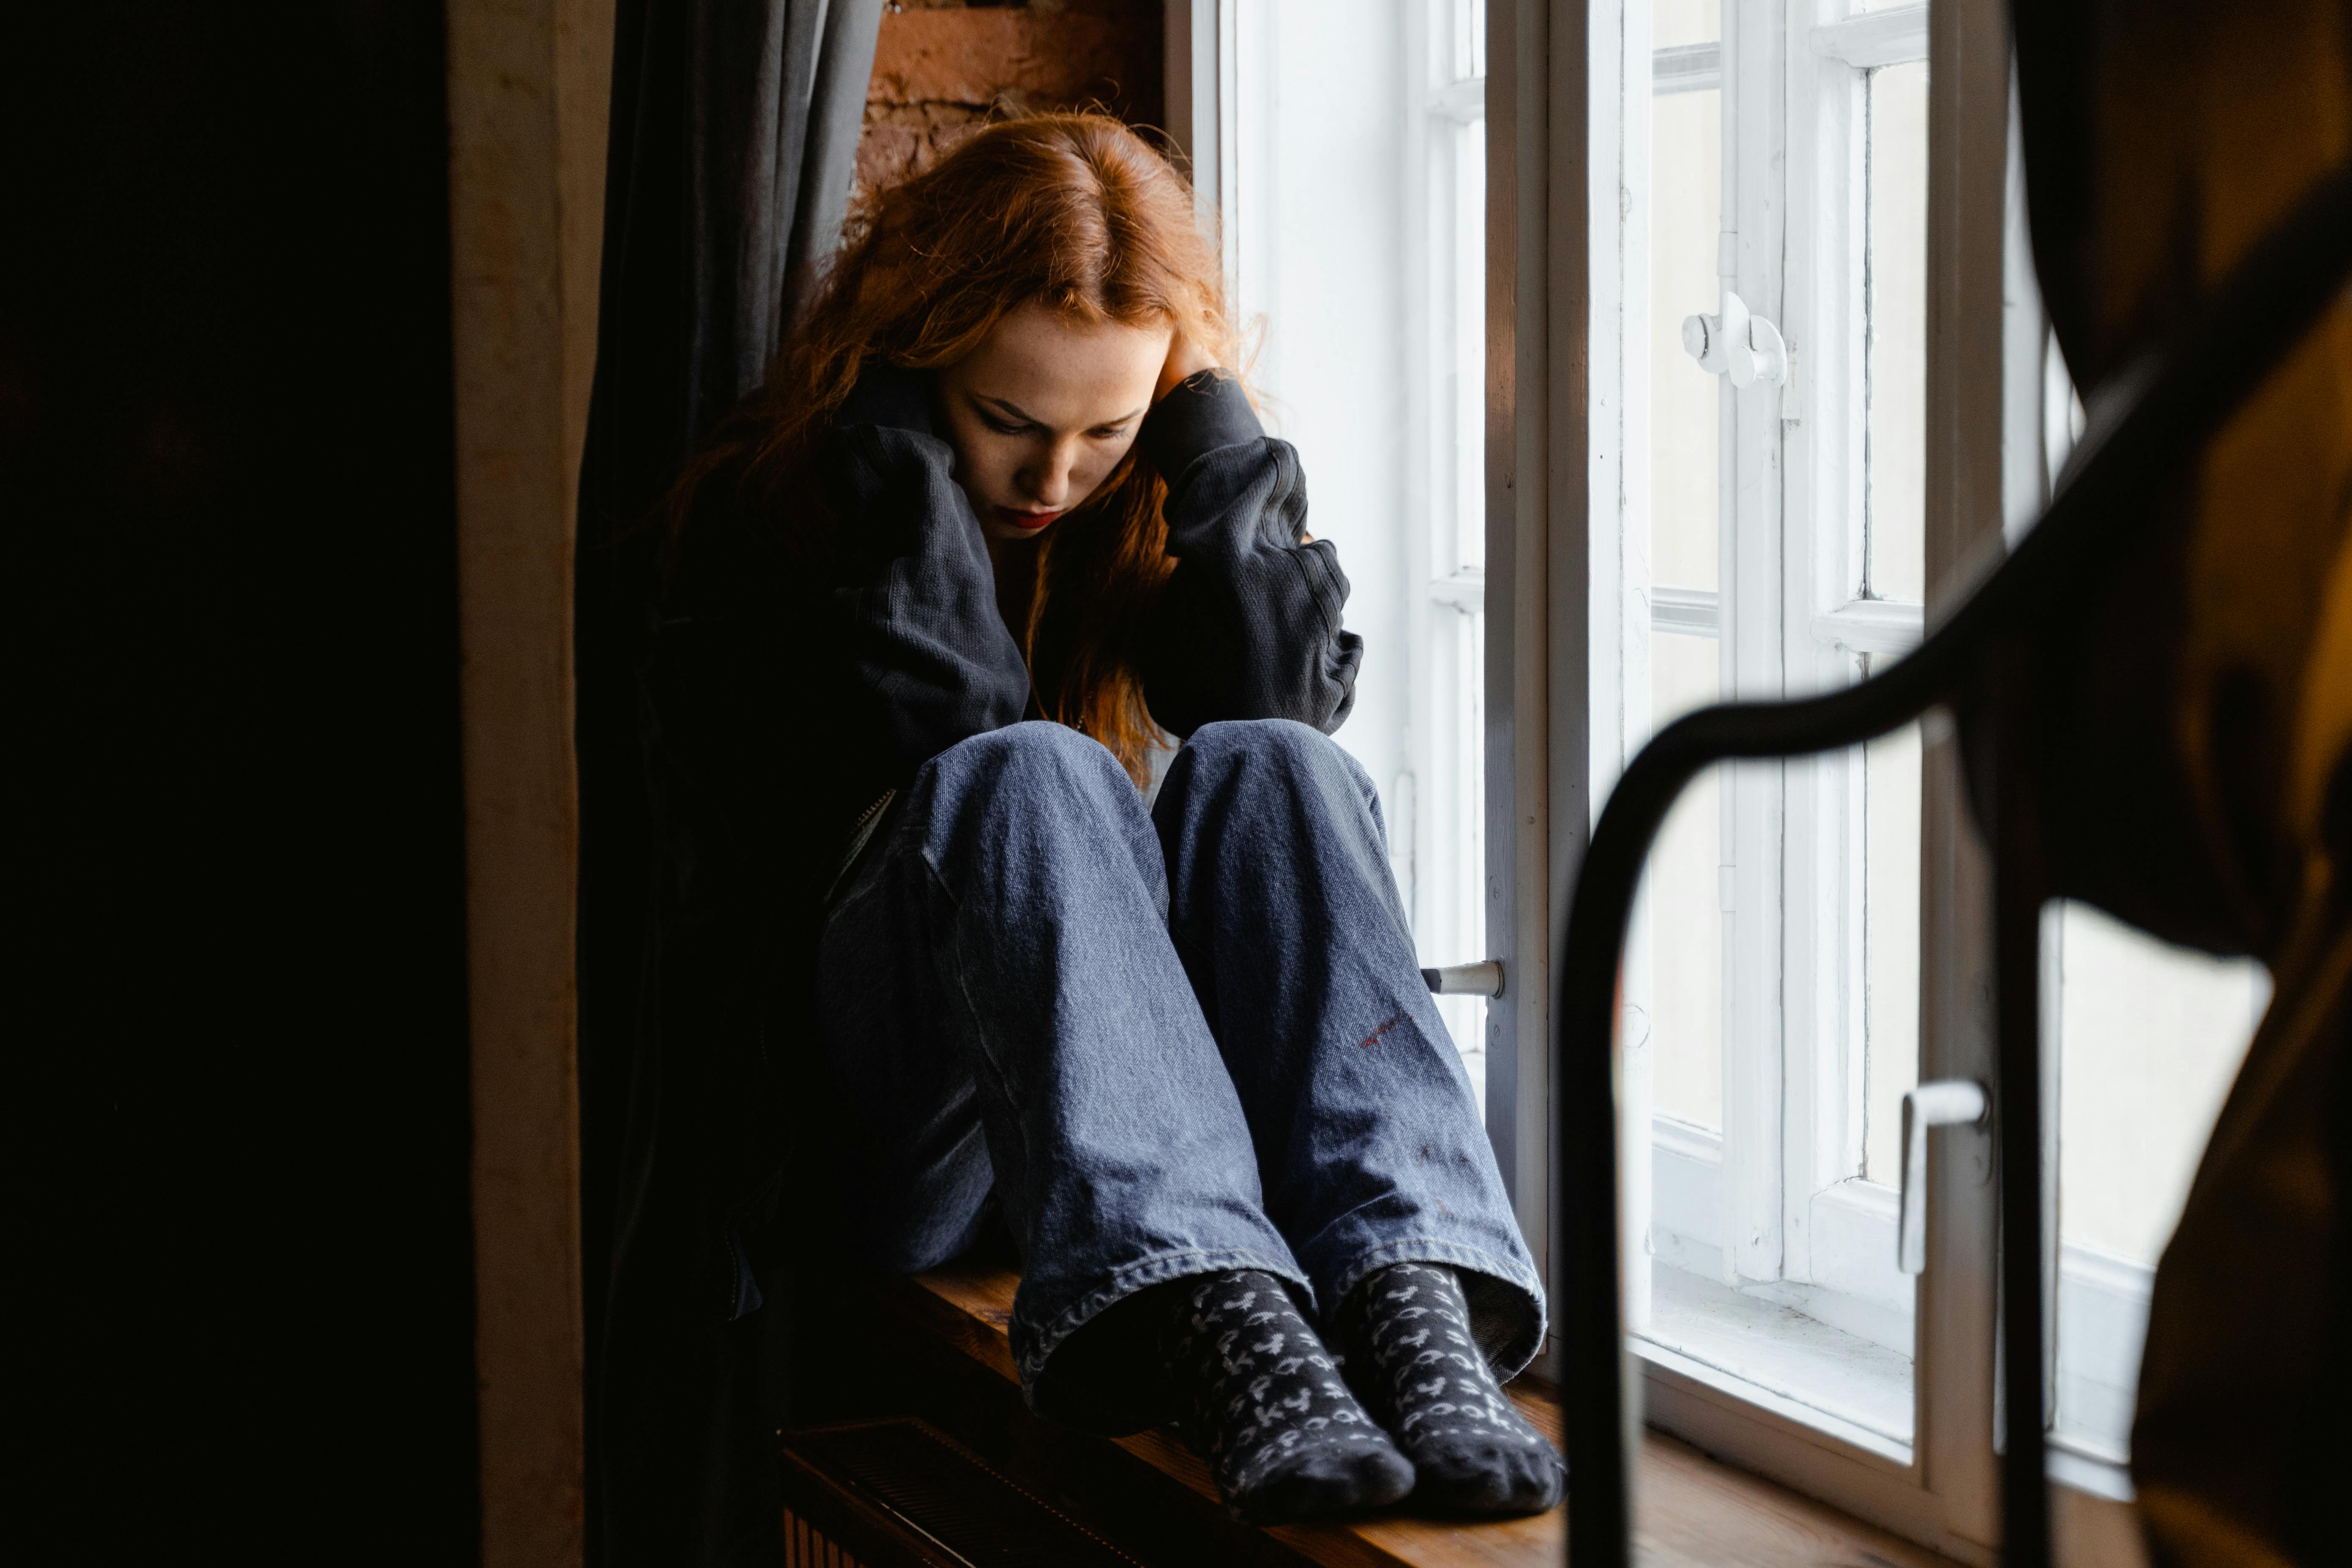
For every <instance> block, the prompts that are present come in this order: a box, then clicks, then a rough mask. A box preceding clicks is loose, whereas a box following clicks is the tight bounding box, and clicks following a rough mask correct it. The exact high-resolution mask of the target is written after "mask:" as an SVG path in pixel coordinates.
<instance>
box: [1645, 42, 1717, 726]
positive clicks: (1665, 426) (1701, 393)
mask: <svg viewBox="0 0 2352 1568" xmlns="http://www.w3.org/2000/svg"><path fill="white" fill-rule="evenodd" d="M1708 9H1709V10H1710V11H1712V9H1713V7H1712V6H1710V7H1708ZM1651 113H1652V119H1651V134H1652V142H1651V152H1650V157H1651V174H1652V179H1653V181H1654V192H1653V195H1652V198H1651V206H1650V395H1651V405H1650V408H1651V413H1650V436H1651V459H1650V461H1651V467H1650V496H1651V500H1650V505H1651V515H1650V577H1651V580H1652V581H1653V582H1654V583H1658V584H1666V585H1669V586H1672V587H1676V588H1702V589H1712V588H1714V587H1715V585H1716V509H1717V489H1716V473H1717V448H1716V440H1717V424H1718V420H1719V417H1720V404H1719V401H1718V400H1719V397H1720V394H1719V392H1718V390H1717V389H1718V388H1719V387H1720V386H1721V384H1722V382H1721V378H1719V377H1717V376H1712V375H1709V374H1706V372H1704V371H1702V370H1700V369H1699V368H1698V366H1697V364H1696V363H1694V362H1693V361H1692V359H1691V357H1690V355H1689V354H1687V353H1684V352H1683V318H1684V317H1685V316H1691V315H1704V314H1710V313H1712V312H1713V311H1714V310H1716V309H1717V306H1718V305H1719V304H1720V300H1719V299H1718V296H1719V294H1720V292H1721V288H1722V285H1721V280H1720V279H1718V278H1717V276H1716V255H1717V242H1716V236H1717V232H1718V231H1719V230H1720V229H1721V227H1722V225H1723V216H1722V214H1723V136H1722V127H1723V95H1722V93H1721V92H1719V91H1717V90H1716V89H1706V90H1704V91H1699V92H1681V93H1674V94H1670V95H1668V96H1665V97H1662V98H1659V99H1657V100H1654V103H1653V106H1652V110H1651ZM1661 721H1662V722H1663V719H1662V720H1661Z"/></svg>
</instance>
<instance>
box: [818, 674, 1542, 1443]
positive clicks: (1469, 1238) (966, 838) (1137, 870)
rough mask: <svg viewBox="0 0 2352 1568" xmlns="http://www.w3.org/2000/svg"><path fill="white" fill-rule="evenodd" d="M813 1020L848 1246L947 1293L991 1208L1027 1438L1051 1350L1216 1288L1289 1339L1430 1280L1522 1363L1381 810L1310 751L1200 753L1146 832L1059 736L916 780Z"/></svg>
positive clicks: (960, 754)
mask: <svg viewBox="0 0 2352 1568" xmlns="http://www.w3.org/2000/svg"><path fill="white" fill-rule="evenodd" d="M817 1005H818V1014H819V1018H820V1023H821V1027H822V1031H823V1037H824V1053H825V1057H826V1059H827V1062H828V1063H829V1065H830V1068H831V1070H832V1072H833V1073H834V1075H835V1082H836V1087H837V1088H838V1089H840V1090H841V1091H842V1095H843V1098H844V1100H845V1101H846V1104H847V1106H848V1108H849V1110H848V1116H849V1118H850V1121H851V1125H850V1126H848V1127H846V1128H845V1129H844V1130H843V1131H844V1132H845V1137H844V1138H843V1139H842V1140H841V1142H842V1143H843V1144H844V1146H845V1149H846V1150H847V1156H846V1158H845V1161H844V1162H843V1163H842V1166H841V1184H840V1188H839V1192H838V1194H837V1203H838V1205H839V1208H838V1213H839V1214H840V1216H841V1218H842V1221H843V1234H844V1236H845V1239H846V1242H847V1244H848V1245H849V1246H850V1247H851V1248H852V1249H853V1251H854V1252H856V1254H858V1255H860V1257H861V1260H862V1261H864V1262H866V1263H867V1264H869V1265H871V1266H873V1267H877V1268H884V1269H887V1270H891V1271H895V1272H914V1271H917V1270H920V1269H924V1268H932V1267H935V1266H936V1265H938V1264H940V1263H942V1262H945V1261H946V1260H947V1259H949V1258H953V1257H955V1256H956V1255H957V1254H959V1253H961V1252H962V1251H964V1250H965V1249H966V1248H968V1247H971V1245H972V1244H973V1242H974V1241H975V1240H976V1239H977V1238H978V1236H979V1233H980V1230H981V1227H982V1223H983V1217H984V1212H985V1211H984V1207H983V1205H984V1203H985V1200H986V1199H987V1197H988V1194H989V1193H990V1191H991V1190H992V1189H993V1190H994V1192H995V1194H996V1195H997V1198H998V1201H999V1202H1000V1203H1001V1205H1002V1206H1003V1214H1004V1216H1005V1219H1006V1220H1007V1222H1008V1223H1009V1225H1010V1227H1011V1229H1012V1231H1013V1239H1014V1242H1015V1243H1016V1245H1017V1246H1018V1247H1019V1248H1020V1252H1021V1257H1022V1260H1023V1265H1024V1271H1023V1278H1022V1281H1021V1288H1020V1293H1019V1295H1018V1296H1017V1297H1016V1298H1015V1300H1014V1304H1013V1322H1012V1341H1013V1356H1014V1359H1015V1361H1016V1363H1017V1364H1018V1365H1019V1367H1020V1371H1021V1379H1022V1384H1023V1387H1024V1389H1025V1390H1027V1391H1028V1394H1029V1397H1030V1399H1031V1402H1032V1403H1033V1405H1035V1406H1036V1407H1037V1408H1039V1409H1040V1411H1041V1412H1042V1413H1043V1414H1045V1415H1063V1416H1064V1417H1065V1418H1071V1417H1070V1413H1069V1412H1067V1411H1057V1410H1056V1409H1055V1408H1054V1407H1053V1405H1054V1403H1055V1400H1054V1398H1053V1396H1052V1395H1051V1394H1046V1395H1045V1397H1041V1384H1040V1381H1039V1374H1040V1373H1042V1372H1043V1371H1044V1369H1045V1365H1046V1363H1047V1360H1048V1358H1050V1357H1051V1356H1052V1355H1053V1354H1054V1353H1055V1350H1056V1349H1057V1348H1058V1347H1060V1346H1061V1345H1062V1344H1063V1343H1064V1342H1065V1341H1066V1340H1068V1339H1069V1337H1070V1336H1071V1334H1072V1333H1074V1332H1076V1331H1077V1330H1078V1329H1079V1328H1081V1327H1082V1326H1083V1325H1085V1324H1086V1323H1087V1322H1088V1321H1090V1320H1092V1319H1094V1318H1095V1317H1097V1315H1098V1314H1100V1313H1101V1312H1103V1311H1104V1310H1105V1309H1107V1308H1108V1307H1110V1306H1111V1305H1113V1304H1114V1303H1116V1302H1118V1300H1121V1299H1123V1298H1125V1297H1127V1296H1129V1295H1130V1294H1132V1293H1133V1292H1135V1291H1137V1290H1139V1289H1144V1288H1145V1287H1147V1286H1150V1285H1155V1284H1159V1283H1160V1282H1162V1281H1165V1280H1170V1279H1181V1278H1183V1277H1186V1276H1188V1275H1196V1274H1205V1273H1213V1272H1217V1271H1221V1270H1225V1269H1236V1268H1257V1269H1263V1270H1265V1272H1266V1273H1268V1274H1271V1275H1274V1276H1276V1278H1278V1279H1283V1280H1285V1281H1286V1282H1288V1284H1289V1285H1290V1286H1291V1288H1292V1289H1293V1290H1294V1291H1295V1292H1296V1293H1297V1295H1298V1296H1299V1298H1300V1300H1301V1302H1302V1305H1304V1306H1305V1307H1306V1308H1307V1310H1308V1311H1309V1312H1310V1314H1311V1313H1312V1312H1313V1311H1314V1310H1315V1309H1316V1307H1317V1305H1318V1303H1319V1304H1320V1306H1321V1307H1322V1308H1323V1309H1324V1310H1327V1311H1328V1310H1330V1309H1332V1308H1335V1307H1336V1306H1337V1305H1338V1304H1339V1300H1340V1299H1341V1298H1342V1297H1343V1296H1345V1295H1346V1294H1347V1292H1348V1291H1349V1289H1351V1288H1352V1287H1353V1286H1354V1285H1355V1284H1356V1282H1357V1281H1358V1280H1360V1279H1363V1278H1364V1277H1365V1276H1366V1275H1367V1274H1369V1273H1370V1272H1372V1271H1373V1270H1375V1269H1377V1268H1382V1267H1384V1266H1386V1265H1388V1264H1391V1263H1400V1262H1416V1263H1442V1264H1446V1265H1449V1266H1451V1267H1453V1268H1454V1269H1455V1270H1457V1271H1458V1272H1459V1273H1460V1275H1461V1278H1462V1281H1463V1285H1464V1288H1465V1294H1466V1295H1467V1296H1468V1297H1469V1300H1470V1303H1471V1306H1472V1310H1473V1317H1474V1320H1475V1322H1474V1327H1475V1329H1476V1331H1477V1333H1478V1339H1479V1342H1480V1345H1481V1348H1482V1349H1484V1350H1485V1351H1486V1354H1487V1356H1488V1359H1489V1360H1490V1361H1492V1362H1493V1363H1495V1365H1496V1371H1497V1372H1498V1373H1500V1374H1501V1375H1503V1376H1506V1377H1507V1376H1509V1375H1510V1374H1512V1373H1516V1372H1517V1371H1518V1369H1519V1368H1520V1367H1521V1366H1523V1365H1525V1364H1526V1363H1527V1362H1528V1359H1529V1358H1531V1357H1532V1356H1533V1355H1534V1353H1535V1352H1536V1350H1537V1348H1538V1344H1539V1343H1540V1342H1541V1331H1542V1324H1543V1321H1544V1319H1543V1309H1542V1300H1541V1294H1540V1290H1541V1288H1540V1286H1539V1285H1538V1283H1537V1279H1536V1274H1535V1268H1534V1265H1533V1263H1532V1261H1531V1260H1530V1258H1528V1251H1527V1247H1526V1246H1525V1244H1524V1243H1523V1242H1522V1241H1521V1239H1520V1237H1519V1230H1518V1225H1517V1221H1516V1220H1515V1219H1514V1217H1513V1215H1512V1212H1511V1205H1510V1203H1509V1201H1508V1200H1507V1198H1506V1196H1505V1195H1504V1192H1503V1183H1502V1177H1501V1173H1499V1172H1498V1171H1497V1170H1496V1165H1495V1157H1494V1152H1493V1150H1492V1148H1491V1146H1490V1145H1489V1144H1488V1143H1487V1142H1486V1130H1485V1128H1484V1127H1483V1126H1481V1125H1480V1123H1479V1120H1478V1111H1477V1106H1476V1104H1475V1101H1474V1100H1473V1099H1472V1097H1471V1092H1470V1082H1469V1079H1468V1077H1467V1075H1466V1074H1465V1072H1464V1070H1463V1067H1462V1060H1461V1058H1460V1056H1459V1055H1458V1054H1457V1053H1456V1052H1455V1050H1454V1045H1453V1042H1452V1041H1451V1040H1450V1039H1449V1038H1448V1037H1447V1036H1446V1033H1445V1026H1444V1024H1443V1023H1441V1022H1440V1021H1439V1018H1438V1016H1437V1009H1436V1007H1435V1005H1433V1003H1432V1001H1431V998H1430V995H1429V993H1428V991H1427V990H1426V988H1425V987H1424V986H1423V983H1422V979H1421V973H1420V970H1419V968H1418V966H1417V963H1416V960H1415V957H1414V952H1413V946H1412V936H1411V934H1410V931H1409V930H1408V928H1407V924H1406V921H1405V917H1404V910H1403V908H1402V904H1401V902H1400V901H1399V900H1398V898H1397V892H1396V885H1395V882H1394V880H1393V879H1392V878H1391V876H1390V873H1389V865H1388V850H1387V834H1386V831H1385V829H1384V828H1383V826H1382V825H1381V816H1380V805H1379V799H1378V796H1377V795H1375V793H1374V791H1373V788H1372V784H1371V781H1370V779H1368V778H1367V777H1365V776H1364V773H1363V770H1362V769H1361V768H1360V767H1359V766H1358V765H1357V764H1356V763H1355V761H1354V759H1352V758H1350V757H1349V755H1348V754H1347V753H1346V752H1343V751H1341V750H1340V749H1339V746H1337V745H1336V744H1334V743H1333V742H1330V741H1329V740H1328V739H1326V738H1325V737H1324V736H1323V735H1321V734H1319V733H1318V732H1317V731H1314V730H1312V729H1309V728H1308V727H1307V726H1306V725H1304V724H1297V723H1293V722H1290V721H1286V720H1265V721H1250V722H1236V723H1222V724H1210V725H1205V726H1203V727H1202V729H1201V730H1200V731H1197V732H1196V733H1195V734H1194V735H1193V736H1192V740H1191V741H1190V742H1188V743H1187V744H1186V745H1185V746H1184V748H1183V749H1182V750H1181V752H1178V753H1177V755H1176V758H1175V760H1174V762H1173V763H1171V766H1170V769H1169V772H1168V775H1167V779H1166V781H1165V783H1164V784H1162V786H1161V789H1160V796H1159V799H1158V802H1157V804H1156V805H1154V806H1153V807H1152V809H1151V810H1150V812H1148V813H1147V812H1146V810H1145V808H1144V804H1143V800H1142V797H1141V796H1140V795H1139V794H1138V792H1137V790H1136V787H1135V785H1134V784H1133V783H1132V782H1131V781H1130V780H1129V778H1128V777H1127V775H1126V773H1124V772H1123V771H1122V770H1121V769H1120V767H1119V765H1118V763H1117V762H1116V761H1115V760H1113V758H1112V756H1111V754H1110V752H1108V751H1106V750H1105V749H1104V748H1103V747H1102V746H1101V745H1099V744H1097V742H1094V741H1092V740H1090V739H1088V738H1087V737H1086V736H1085V735H1082V734H1080V733H1079V732H1078V731H1075V730H1071V729H1067V728H1066V727H1064V726H1062V725H1059V724H1051V723H1034V722H1033V723H1024V724H1015V725H1013V726H1012V727H1011V728H1009V729H1003V730H998V731H992V732H990V733H988V734H984V735H981V736H977V737H975V738H973V739H971V740H969V741H966V742H962V743H961V745H958V746H955V747H953V748H951V749H950V750H949V751H947V752H943V753H941V754H940V755H939V756H937V757H935V758H933V759H932V760H931V761H930V762H929V763H926V764H925V765H924V766H923V768H922V770H921V772H920V773H919V774H918V775H917V777H916V780H915V783H914V784H913V786H912V788H911V789H909V790H908V792H907V794H906V795H905V796H904V798H903V799H902V800H900V801H899V802H898V803H896V805H895V811H894V816H893V817H892V818H891V820H889V821H888V822H887V824H886V826H884V827H883V828H882V829H881V830H880V832H879V833H878V834H877V837H876V838H875V840H874V842H873V843H872V844H871V845H869V846H868V847H867V849H866V853H865V856H864V858H862V859H861V860H860V862H859V863H858V864H857V865H856V867H855V868H854V869H853V870H852V871H851V873H850V875H849V878H848V879H847V880H846V881H845V883H844V884H843V885H842V887H841V888H840V889H838V890H837V892H836V895H835V901H834V902H833V904H832V905H831V907H830V908H829V909H828V910H827V912H826V916H825V923H824V934H823V938H822V943H821V946H820V949H819V954H818V968H817ZM1053 1386H1054V1384H1051V1383H1050V1382H1049V1383H1047V1384H1045V1385H1044V1387H1045V1389H1046V1390H1050V1389H1051V1388H1052V1387H1053Z"/></svg>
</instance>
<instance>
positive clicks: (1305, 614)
mask: <svg viewBox="0 0 2352 1568" xmlns="http://www.w3.org/2000/svg"><path fill="white" fill-rule="evenodd" d="M1139 439H1140V441H1141V444H1142V446H1143V448H1144V452H1145V454H1146V455H1147V456H1148V457H1150V459H1151V461H1152V462H1153V464H1154V465H1155V466H1157V467H1158V468H1159V469H1160V474H1161V475H1162V476H1163V477H1164V478H1165V479H1167V481H1168V500H1167V503H1166V508H1165V511H1166V516H1167V520H1168V552H1169V554H1171V555H1172V556H1174V557H1175V558H1176V570H1175V572H1174V573H1173V574H1171V576H1170V578H1169V580H1168V583H1167V585H1166V586H1165V587H1164V588H1163V589H1162V590H1161V592H1160V600H1159V603H1158V604H1157V605H1155V606H1154V607H1153V611H1152V615H1151V617H1150V621H1149V622H1147V624H1146V625H1145V626H1144V628H1143V634H1142V639H1141V647H1140V656H1141V657H1140V662H1141V665H1142V672H1143V684H1144V700H1145V701H1146V702H1147V703H1149V704H1150V709H1151V713H1152V717H1153V718H1154V719H1155V720H1156V721H1159V723H1160V724H1161V725H1162V726H1163V727H1165V728H1167V729H1169V730H1171V731H1174V732H1175V733H1177V734H1179V735H1186V734H1190V733H1192V731H1194V730H1196V729H1198V728H1200V727H1201V726H1202V725H1203V724H1207V723H1211V722H1213V721H1217V720H1221V719H1296V720H1298V721H1302V722H1304V723H1307V724H1311V725H1313V726H1314V727H1315V728H1316V729H1318V730H1320V731H1323V732H1324V733H1326V734H1328V733H1330V732H1331V731H1334V730H1337V729H1338V728H1339V725H1340V722H1341V721H1343V720H1345V719H1346V718H1347V716H1348V710H1349V708H1350V707H1351V706H1352V705H1353V704H1354V702H1355V697H1356V671H1357V668H1358V667H1359V666H1360V664H1361V663H1362V661H1363V652H1364V647H1363V639H1362V638H1361V637H1358V636H1357V635H1356V634H1355V633H1353V632H1350V631H1346V630H1343V629H1342V628H1341V626H1340V624H1339V612H1340V608H1341V606H1342V605H1345V604H1346V603H1347V599H1348V579H1347V576H1346V574H1343V573H1342V572H1341V571H1340V570H1339V552H1338V551H1337V550H1336V549H1335V548H1334V547H1333V546H1332V545H1331V543H1330V542H1328V540H1318V541H1316V542H1313V543H1311V544H1302V543H1301V542H1299V540H1300V536H1301V535H1302V534H1303V533H1304V532H1305V531H1306V527H1307V485H1306V480H1305V478H1304V477H1303V476H1302V475H1301V474H1300V472H1299V468H1298V453H1297V450H1296V449H1295V448H1293V447H1291V446H1290V444H1289V443H1288V442H1286V441H1278V440H1275V439H1273V438H1272V437H1268V436H1267V435H1266V434H1265V431H1264V430H1263V429H1262V428H1261V427H1260V426H1259V424H1258V421H1257V416H1256V415H1255V413H1254V412H1253V411H1252V410H1251V408H1250V405H1249V399H1248V397H1247V396H1246V395H1244V393H1243V391H1242V388H1241V384H1240V383H1238V382H1236V381H1234V379H1233V378H1232V377H1231V376H1229V375H1224V374H1220V373H1218V372H1215V371H1203V372H1202V373H1201V374H1198V375H1195V376H1193V377H1192V378H1191V379H1190V380H1188V381H1186V382H1184V383H1183V384H1181V385H1179V386H1178V387H1176V388H1175V389H1174V390H1173V391H1171V392H1170V393H1169V395H1167V396H1166V397H1165V398H1162V399H1161V400H1160V404H1159V405H1157V406H1156V407H1154V408H1153V409H1152V411H1151V414H1150V416H1149V417H1148V418H1147V419H1146V420H1145V421H1144V426H1143V431H1142V434H1141V437H1139Z"/></svg>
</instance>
